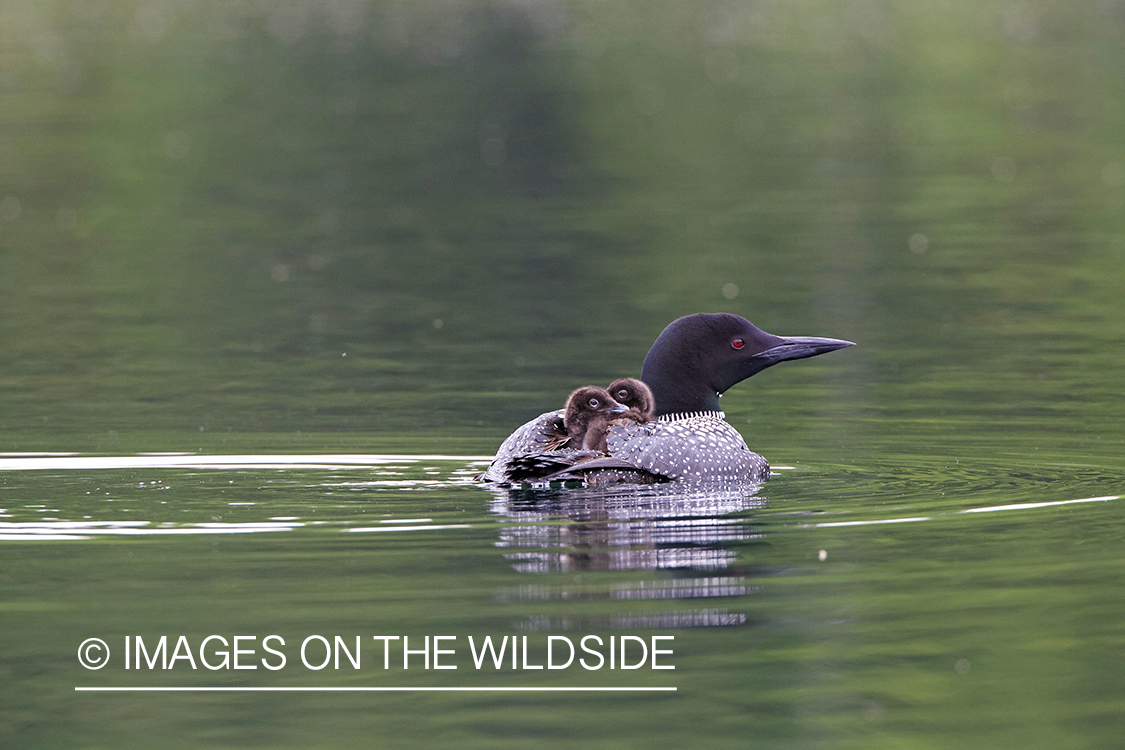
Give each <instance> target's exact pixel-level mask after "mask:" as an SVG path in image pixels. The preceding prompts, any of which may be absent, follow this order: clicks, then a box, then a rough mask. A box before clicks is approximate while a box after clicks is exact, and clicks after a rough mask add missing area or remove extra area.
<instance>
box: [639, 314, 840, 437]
mask: <svg viewBox="0 0 1125 750" xmlns="http://www.w3.org/2000/svg"><path fill="white" fill-rule="evenodd" d="M854 345H855V344H853V343H852V342H851V341H842V340H840V339H826V338H812V337H807V336H788V337H782V336H774V335H773V334H770V333H766V332H765V331H763V330H762V329H760V328H758V327H757V326H755V325H754V324H753V323H751V322H750V321H749V320H746V318H742V317H740V316H738V315H731V314H730V313H696V314H695V315H687V316H685V317H683V318H677V319H676V320H673V321H672V322H671V323H669V324H668V327H667V328H665V329H664V331H663V332H662V333H661V334H660V335H659V336H658V337H657V338H656V341H654V342H653V344H652V347H651V348H650V349H649V350H648V354H647V355H646V356H645V362H644V366H643V367H642V369H641V380H643V381H644V382H645V383H647V384H648V385H649V387H650V388H652V392H653V395H654V397H655V399H656V415H657V416H661V415H664V414H678V413H682V412H698V411H719V396H721V395H722V394H723V393H724V392H725V391H726V390H727V389H728V388H730V387H731V386H733V385H735V384H736V383H740V382H741V381H743V380H745V379H746V378H748V377H750V376H751V375H754V374H756V373H758V372H761V371H762V370H764V369H766V368H767V367H769V366H770V365H774V364H777V363H778V362H784V361H785V360H787V359H804V358H805V357H815V356H816V355H818V354H824V353H826V352H831V351H835V350H836V349H843V348H844V347H846V346H854Z"/></svg>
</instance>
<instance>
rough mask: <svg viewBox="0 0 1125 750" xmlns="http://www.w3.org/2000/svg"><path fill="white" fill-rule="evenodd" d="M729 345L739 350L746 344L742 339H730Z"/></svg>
mask: <svg viewBox="0 0 1125 750" xmlns="http://www.w3.org/2000/svg"><path fill="white" fill-rule="evenodd" d="M730 345H731V346H732V347H734V348H735V349H741V348H742V347H744V346H746V342H745V341H743V340H742V339H731V342H730Z"/></svg>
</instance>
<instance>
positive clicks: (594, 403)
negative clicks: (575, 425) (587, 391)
mask: <svg viewBox="0 0 1125 750" xmlns="http://www.w3.org/2000/svg"><path fill="white" fill-rule="evenodd" d="M598 403H599V402H598V400H597V399H596V398H592V399H590V408H591V409H597V408H598Z"/></svg>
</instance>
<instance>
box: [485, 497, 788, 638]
mask: <svg viewBox="0 0 1125 750" xmlns="http://www.w3.org/2000/svg"><path fill="white" fill-rule="evenodd" d="M761 487H762V484H761V483H753V482H746V483H736V484H732V483H723V484H721V485H718V486H715V485H684V484H680V483H674V484H659V485H644V486H642V485H629V486H618V487H609V488H588V487H583V488H576V489H569V488H560V489H536V490H521V489H513V488H499V487H493V488H490V492H491V494H492V496H493V499H492V502H491V504H490V507H491V510H492V512H493V513H496V514H497V515H499V516H503V517H505V518H507V519H509V520H510V521H511V522H510V523H509V524H507V525H505V526H502V527H501V533H500V539H499V540H498V541H497V542H496V545H497V546H498V547H500V548H501V549H503V550H505V551H504V557H505V558H506V559H507V560H508V561H509V562H510V563H511V565H512V567H513V568H514V569H516V570H517V571H520V572H521V573H535V574H545V575H550V574H556V575H554V576H552V579H553V580H552V581H551V582H550V583H545V584H528V585H525V586H518V587H514V588H512V589H508V590H505V591H504V592H502V593H501V597H502V598H503V599H506V600H514V601H523V602H532V601H542V602H550V601H560V600H565V601H569V602H575V603H577V602H584V601H587V602H588V601H596V600H603V601H604V600H611V601H612V600H618V601H622V602H626V601H627V602H630V603H631V606H641V605H640V602H641V600H665V601H667V602H670V601H674V600H701V599H705V600H716V601H715V606H708V607H696V608H691V609H683V610H678V611H672V612H669V611H651V612H650V611H629V612H619V613H615V614H612V615H610V616H608V617H607V616H604V615H603V616H597V617H586V616H583V615H582V614H581V611H580V608H577V609H575V611H574V613H573V614H568V615H566V616H563V617H552V616H546V615H545V616H538V617H533V618H530V619H529V620H528V621H527V623H526V627H527V629H530V630H551V629H567V628H570V627H578V626H580V625H585V626H590V625H598V624H601V625H606V626H609V627H614V628H671V627H706V626H716V625H743V624H746V615H745V614H744V613H742V612H737V611H731V610H730V608H729V607H724V606H721V604H722V602H719V601H718V600H725V602H726V603H731V602H732V600H734V599H737V598H739V597H745V596H747V595H748V594H751V593H752V592H753V591H755V590H756V589H758V588H760V586H759V585H753V584H750V583H747V576H748V574H750V573H751V571H750V569H749V568H748V567H747V566H745V565H740V564H739V563H738V561H737V557H738V553H737V552H736V551H734V550H733V549H732V547H733V546H735V545H738V546H742V545H745V544H748V543H749V544H753V543H754V541H755V540H757V539H760V538H761V535H760V534H758V533H757V532H755V531H754V530H753V529H752V527H751V526H750V525H749V524H748V523H747V518H746V517H745V516H744V515H741V514H743V513H745V512H746V511H751V510H755V509H759V508H763V507H766V505H767V501H766V500H765V499H764V498H760V497H758V496H757V495H758V492H759V490H760V489H761ZM629 571H653V572H658V573H659V574H660V576H659V577H658V578H648V579H644V580H638V579H636V578H635V576H631V575H630V576H627V577H624V578H623V577H621V576H618V575H612V574H613V573H615V572H617V573H622V572H624V573H628V572H629ZM560 573H562V574H566V573H569V574H574V575H571V576H566V577H559V576H557V574H560ZM590 573H594V574H601V573H606V574H607V575H606V576H602V575H594V576H591V575H588V574H590ZM607 579H612V580H607ZM697 603H698V602H697ZM709 603H710V602H709ZM644 606H652V605H644Z"/></svg>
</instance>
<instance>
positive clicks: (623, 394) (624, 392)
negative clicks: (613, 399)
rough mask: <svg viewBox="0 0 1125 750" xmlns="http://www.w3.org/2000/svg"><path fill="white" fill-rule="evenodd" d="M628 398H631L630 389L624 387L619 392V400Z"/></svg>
mask: <svg viewBox="0 0 1125 750" xmlns="http://www.w3.org/2000/svg"><path fill="white" fill-rule="evenodd" d="M627 398H629V391H627V390H625V389H624V388H622V389H621V390H620V391H618V392H617V399H618V400H619V401H624V400H625V399H627Z"/></svg>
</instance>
